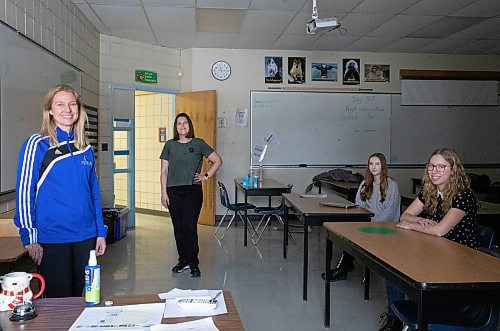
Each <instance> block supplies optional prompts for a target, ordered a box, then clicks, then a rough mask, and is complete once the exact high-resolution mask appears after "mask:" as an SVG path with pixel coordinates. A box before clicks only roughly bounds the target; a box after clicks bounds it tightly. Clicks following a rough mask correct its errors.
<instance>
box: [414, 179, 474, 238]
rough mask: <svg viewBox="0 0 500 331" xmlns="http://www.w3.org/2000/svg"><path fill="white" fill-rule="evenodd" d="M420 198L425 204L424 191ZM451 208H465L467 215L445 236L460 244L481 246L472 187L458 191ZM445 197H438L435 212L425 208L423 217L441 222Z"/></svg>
mask: <svg viewBox="0 0 500 331" xmlns="http://www.w3.org/2000/svg"><path fill="white" fill-rule="evenodd" d="M418 198H419V200H420V201H421V202H422V203H424V204H425V200H424V196H423V193H422V192H420V193H419V195H418ZM451 208H457V209H460V210H463V211H464V212H465V213H466V214H465V216H464V217H463V218H462V219H461V220H460V222H458V224H457V225H455V226H454V227H453V228H451V230H450V231H449V232H448V233H447V234H446V235H444V237H445V238H447V239H450V240H453V241H454V242H457V243H459V244H462V245H465V246H468V247H472V248H477V247H478V246H479V240H478V233H477V199H476V196H475V194H474V192H472V190H471V189H466V190H465V191H462V192H459V193H457V194H456V195H455V196H454V197H453V199H452V202H451ZM444 215H445V214H444V212H443V199H441V197H438V205H437V211H436V213H435V214H430V213H428V212H426V211H425V210H424V212H423V213H422V217H425V218H427V219H430V220H433V221H436V222H438V223H439V222H441V220H442V219H443V217H444Z"/></svg>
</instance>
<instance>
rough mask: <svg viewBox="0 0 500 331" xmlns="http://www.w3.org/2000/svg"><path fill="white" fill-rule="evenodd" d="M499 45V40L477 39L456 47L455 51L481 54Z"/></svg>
mask: <svg viewBox="0 0 500 331" xmlns="http://www.w3.org/2000/svg"><path fill="white" fill-rule="evenodd" d="M497 47H500V40H494V39H489V40H477V41H472V42H469V43H466V44H464V45H462V46H461V47H457V48H456V49H455V52H457V53H459V54H481V53H483V52H484V51H486V50H488V49H492V48H493V49H495V48H497Z"/></svg>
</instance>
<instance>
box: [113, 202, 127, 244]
mask: <svg viewBox="0 0 500 331" xmlns="http://www.w3.org/2000/svg"><path fill="white" fill-rule="evenodd" d="M116 210H117V212H118V222H117V227H116V230H115V237H116V240H117V241H118V240H120V239H122V238H123V237H125V236H126V235H127V225H128V212H129V208H127V207H122V208H118V209H116Z"/></svg>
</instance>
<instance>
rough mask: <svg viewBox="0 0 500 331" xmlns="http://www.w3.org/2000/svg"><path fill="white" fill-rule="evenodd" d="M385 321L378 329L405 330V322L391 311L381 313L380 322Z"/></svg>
mask: <svg viewBox="0 0 500 331" xmlns="http://www.w3.org/2000/svg"><path fill="white" fill-rule="evenodd" d="M379 323H383V325H382V327H381V328H380V329H378V331H401V330H403V322H401V320H400V319H399V318H397V317H396V316H394V315H393V314H390V313H382V314H381V315H380V322H379Z"/></svg>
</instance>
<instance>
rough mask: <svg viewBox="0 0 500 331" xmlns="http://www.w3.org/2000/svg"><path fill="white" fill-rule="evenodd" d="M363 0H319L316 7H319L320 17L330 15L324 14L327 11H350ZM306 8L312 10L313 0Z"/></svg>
mask: <svg viewBox="0 0 500 331" xmlns="http://www.w3.org/2000/svg"><path fill="white" fill-rule="evenodd" d="M361 2H363V0H317V1H316V7H317V8H318V14H319V16H320V17H328V16H327V15H323V13H324V12H325V11H332V12H344V13H347V12H350V11H351V10H353V9H354V8H356V6H358V4H359V3H361ZM304 10H310V11H311V12H312V0H309V1H308V2H307V3H306V5H305V6H304Z"/></svg>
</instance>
